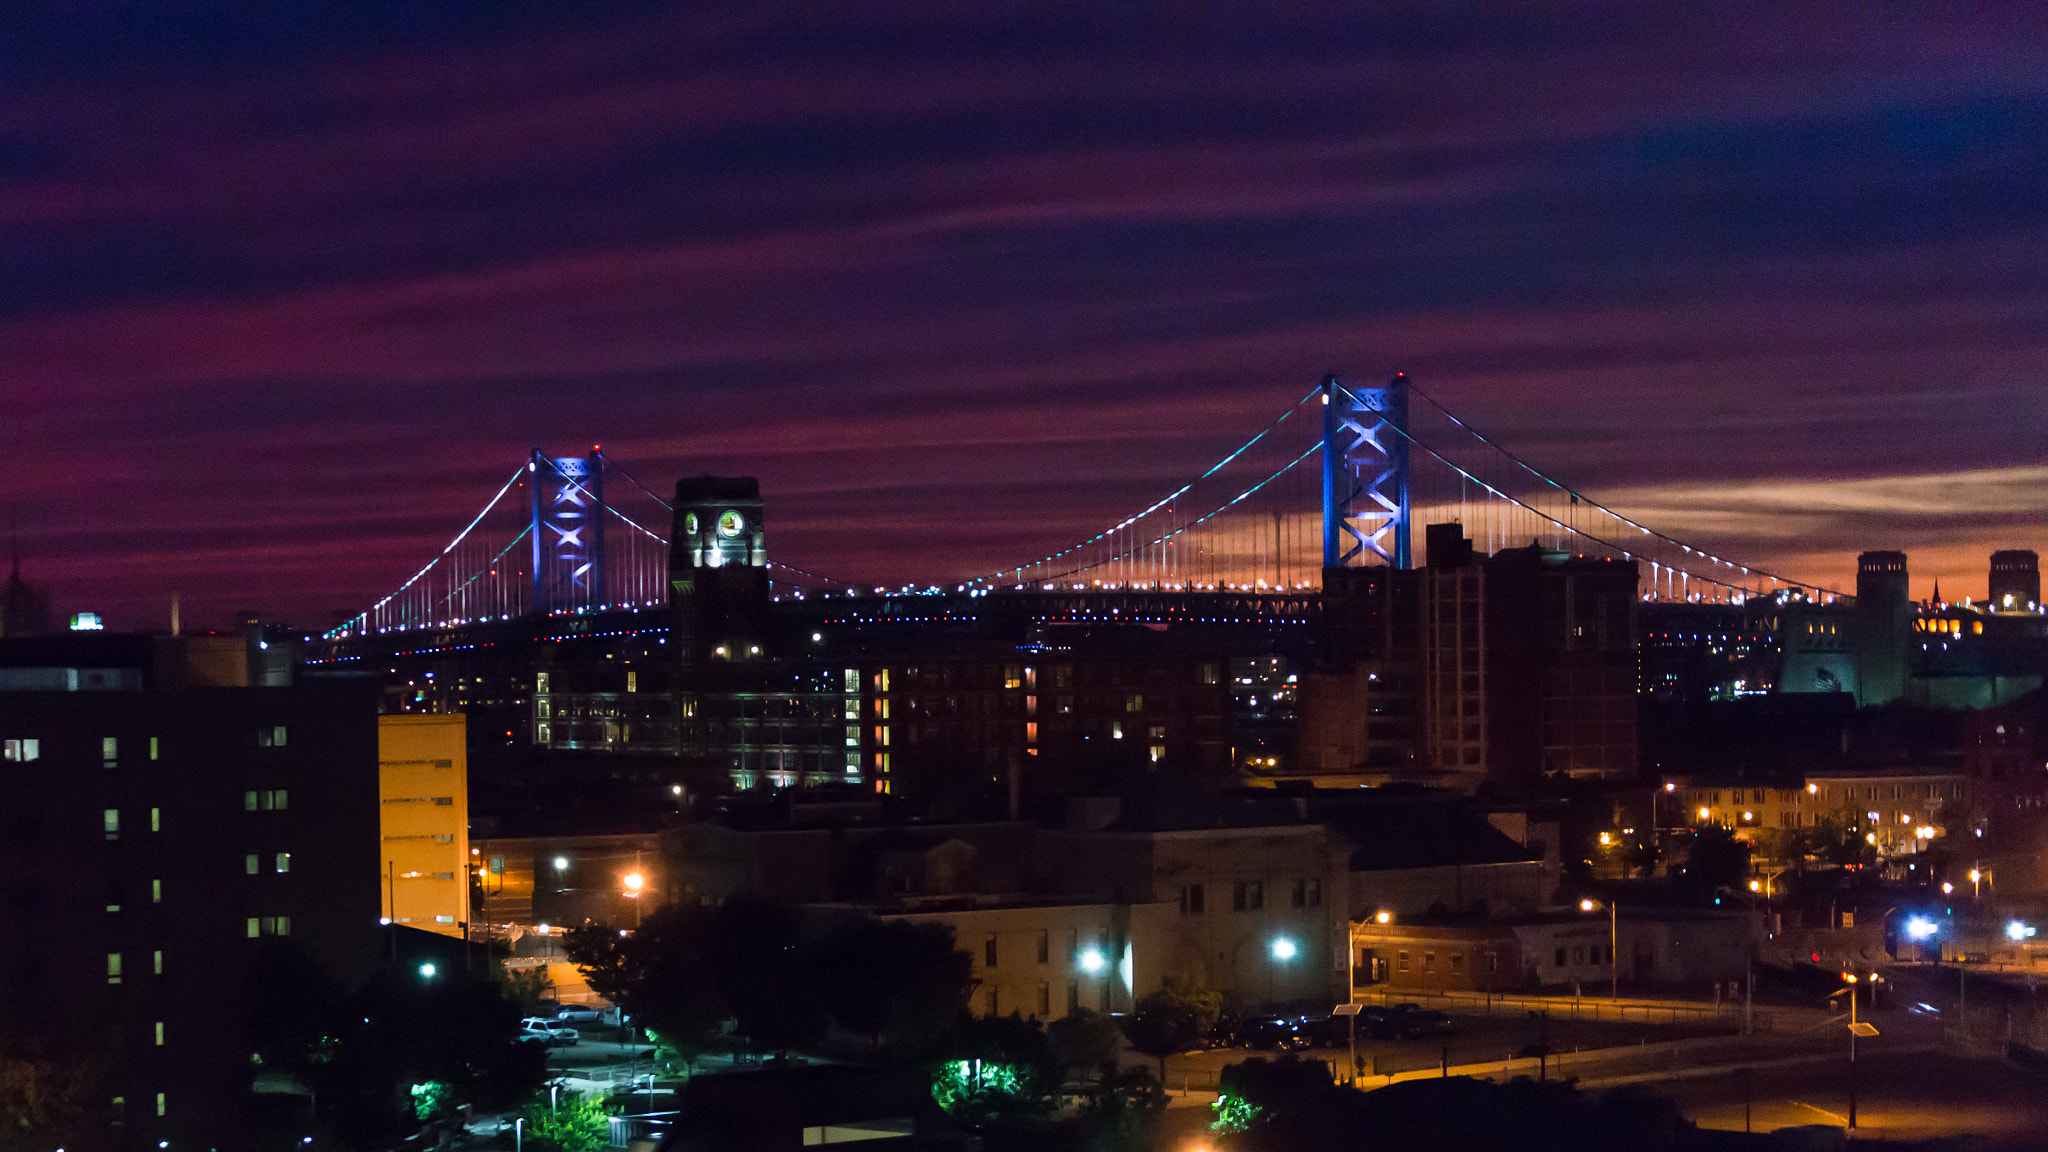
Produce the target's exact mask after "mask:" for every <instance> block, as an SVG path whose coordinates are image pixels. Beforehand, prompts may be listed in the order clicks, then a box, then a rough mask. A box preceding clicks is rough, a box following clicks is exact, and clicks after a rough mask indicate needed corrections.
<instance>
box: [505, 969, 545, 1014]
mask: <svg viewBox="0 0 2048 1152" xmlns="http://www.w3.org/2000/svg"><path fill="white" fill-rule="evenodd" d="M491 974H492V975H493V976H496V977H497V978H498V981H499V983H501V984H503V985H504V986H505V995H507V996H509V997H511V999H512V1000H513V1001H514V1002H516V1003H517V1004H518V1005H519V1010H520V1011H522V1012H527V1013H531V1012H534V1011H535V1010H537V1009H539V1007H540V1002H541V1001H543V1000H547V999H550V998H551V997H552V996H553V995H554V991H555V978H554V977H553V976H550V975H548V969H547V965H545V964H536V965H534V966H533V967H531V968H507V967H505V965H504V964H503V963H502V962H499V963H494V964H492V966H491Z"/></svg>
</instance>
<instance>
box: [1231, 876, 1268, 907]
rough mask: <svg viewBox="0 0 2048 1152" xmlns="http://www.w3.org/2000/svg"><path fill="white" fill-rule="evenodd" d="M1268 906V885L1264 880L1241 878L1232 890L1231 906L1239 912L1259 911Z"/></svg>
mask: <svg viewBox="0 0 2048 1152" xmlns="http://www.w3.org/2000/svg"><path fill="white" fill-rule="evenodd" d="M1265 906H1266V885H1265V882H1264V881H1262V880H1239V881H1238V882H1237V883H1236V884H1235V885H1233V886H1232V887H1231V890H1230V907H1231V908H1232V909H1233V910H1234V911H1238V912H1257V911H1258V910H1259V909H1261V908H1264V907H1265Z"/></svg>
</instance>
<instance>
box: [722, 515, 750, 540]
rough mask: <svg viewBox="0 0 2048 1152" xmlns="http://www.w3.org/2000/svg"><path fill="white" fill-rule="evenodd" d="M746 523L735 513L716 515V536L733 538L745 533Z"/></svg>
mask: <svg viewBox="0 0 2048 1152" xmlns="http://www.w3.org/2000/svg"><path fill="white" fill-rule="evenodd" d="M746 527H747V522H746V520H745V519H744V518H742V517H741V516H740V514H739V513H737V512H732V511H726V512H721V513H719V514H718V534H719V535H720V536H724V537H728V538H730V537H733V536H737V535H739V534H740V533H741V532H743V531H745V530H746Z"/></svg>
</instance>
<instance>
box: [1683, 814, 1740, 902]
mask: <svg viewBox="0 0 2048 1152" xmlns="http://www.w3.org/2000/svg"><path fill="white" fill-rule="evenodd" d="M1683 871H1684V876H1683V877H1682V879H1681V881H1680V882H1679V883H1677V884H1675V885H1674V888H1675V889H1676V892H1677V894H1678V895H1680V896H1681V897H1683V898H1685V899H1687V900H1689V901H1692V902H1694V903H1699V904H1704V903H1706V902H1707V901H1708V900H1709V899H1710V898H1711V897H1712V895H1713V893H1714V892H1715V891H1717V890H1719V889H1722V888H1739V887H1742V886H1743V885H1744V883H1745V882H1746V881H1747V880H1748V878H1749V844H1748V843H1747V842H1746V841H1743V840H1739V839H1737V838H1736V836H1735V833H1733V832H1731V831H1729V830H1728V829H1726V828H1723V827H1721V826H1719V825H1715V824H1710V825H1708V826H1706V827H1704V828H1701V829H1700V830H1699V831H1698V832H1696V833H1694V834H1693V838H1692V845H1691V847H1690V849H1689V850H1688V851H1687V853H1686V859H1685V867H1684V869H1683Z"/></svg>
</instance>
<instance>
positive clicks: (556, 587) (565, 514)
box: [526, 448, 605, 613]
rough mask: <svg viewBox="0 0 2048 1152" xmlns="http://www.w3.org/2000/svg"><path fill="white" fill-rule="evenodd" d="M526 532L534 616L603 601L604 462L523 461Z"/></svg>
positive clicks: (539, 455)
mask: <svg viewBox="0 0 2048 1152" xmlns="http://www.w3.org/2000/svg"><path fill="white" fill-rule="evenodd" d="M526 473H527V479H528V480H529V481H530V483H529V484H528V485H527V488H528V490H529V492H530V514H531V515H530V521H529V523H528V525H527V531H528V532H529V533H530V535H531V537H532V541H533V569H532V571H533V601H532V610H533V611H535V612H540V613H546V612H553V611H555V610H557V609H561V608H591V607H596V606H597V605H599V604H602V603H604V602H605V601H604V458H603V457H601V456H599V455H598V454H597V453H596V452H592V453H591V454H590V455H589V456H548V455H546V454H544V453H543V452H541V450H540V449H538V448H536V449H534V450H533V455H532V456H531V457H529V458H528V459H527V462H526Z"/></svg>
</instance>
